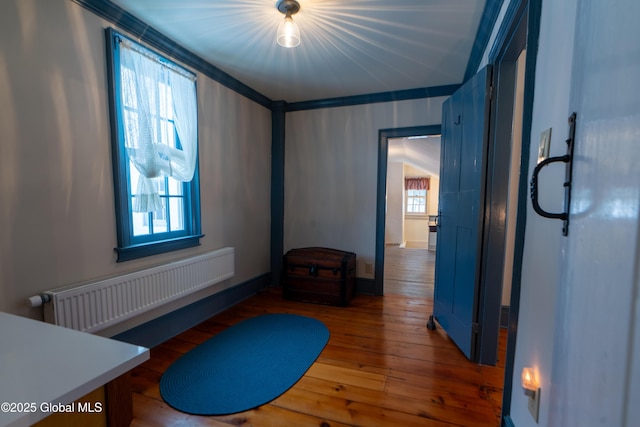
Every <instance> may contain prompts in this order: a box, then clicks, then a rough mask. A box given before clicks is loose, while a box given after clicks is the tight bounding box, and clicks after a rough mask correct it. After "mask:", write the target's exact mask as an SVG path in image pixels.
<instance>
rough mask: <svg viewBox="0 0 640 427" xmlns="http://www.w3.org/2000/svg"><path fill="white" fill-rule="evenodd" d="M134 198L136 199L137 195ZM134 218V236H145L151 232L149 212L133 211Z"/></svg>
mask: <svg viewBox="0 0 640 427" xmlns="http://www.w3.org/2000/svg"><path fill="white" fill-rule="evenodd" d="M132 199H135V197H133V198H132ZM134 202H135V200H134ZM132 219H133V235H134V236H145V235H147V234H149V233H150V230H149V214H148V213H147V212H133V213H132Z"/></svg>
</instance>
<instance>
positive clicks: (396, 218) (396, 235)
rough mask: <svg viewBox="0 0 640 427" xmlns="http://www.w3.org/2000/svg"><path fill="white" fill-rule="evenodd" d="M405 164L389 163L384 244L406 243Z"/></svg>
mask: <svg viewBox="0 0 640 427" xmlns="http://www.w3.org/2000/svg"><path fill="white" fill-rule="evenodd" d="M403 187H404V163H402V162H389V163H387V209H386V218H385V229H384V236H385V237H384V243H385V244H387V245H399V244H401V243H404V190H403Z"/></svg>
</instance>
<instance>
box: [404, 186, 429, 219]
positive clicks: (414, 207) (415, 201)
mask: <svg viewBox="0 0 640 427" xmlns="http://www.w3.org/2000/svg"><path fill="white" fill-rule="evenodd" d="M406 212H407V214H422V215H424V214H426V213H427V190H407V211H406Z"/></svg>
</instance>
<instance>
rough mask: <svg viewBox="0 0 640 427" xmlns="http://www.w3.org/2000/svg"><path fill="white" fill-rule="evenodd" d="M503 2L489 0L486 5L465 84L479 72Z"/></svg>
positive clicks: (469, 61)
mask: <svg viewBox="0 0 640 427" xmlns="http://www.w3.org/2000/svg"><path fill="white" fill-rule="evenodd" d="M503 2H504V0H487V3H486V4H485V5H484V11H483V12H482V18H481V19H480V25H479V26H478V32H477V33H476V38H475V40H474V42H473V48H472V49H471V54H470V55H469V60H468V61H467V69H466V70H465V73H464V81H465V82H466V81H467V80H469V79H470V78H471V77H473V75H474V74H476V73H477V72H478V67H480V62H481V61H482V56H483V55H484V51H485V50H486V49H487V45H488V44H489V39H490V38H491V33H492V32H493V27H495V25H496V20H497V19H498V15H499V14H500V9H502V3H503Z"/></svg>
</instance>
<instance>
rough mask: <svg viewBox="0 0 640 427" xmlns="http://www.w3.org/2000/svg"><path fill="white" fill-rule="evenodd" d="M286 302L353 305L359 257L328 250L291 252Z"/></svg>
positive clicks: (285, 278)
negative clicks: (357, 258)
mask: <svg viewBox="0 0 640 427" xmlns="http://www.w3.org/2000/svg"><path fill="white" fill-rule="evenodd" d="M283 270H284V271H283V275H282V278H283V279H282V288H283V296H284V298H285V299H290V300H296V301H304V302H313V303H318V304H328V305H339V306H346V305H349V301H350V300H351V297H352V296H353V292H354V287H355V280H356V254H354V253H353V252H344V251H339V250H336V249H328V248H300V249H291V250H290V251H289V252H287V253H286V254H285V256H284V269H283Z"/></svg>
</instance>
